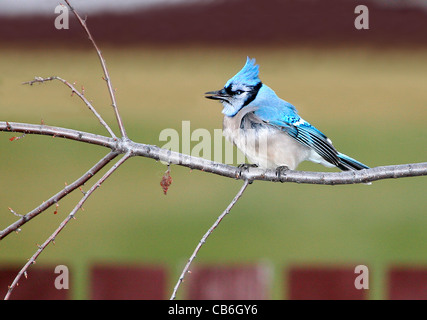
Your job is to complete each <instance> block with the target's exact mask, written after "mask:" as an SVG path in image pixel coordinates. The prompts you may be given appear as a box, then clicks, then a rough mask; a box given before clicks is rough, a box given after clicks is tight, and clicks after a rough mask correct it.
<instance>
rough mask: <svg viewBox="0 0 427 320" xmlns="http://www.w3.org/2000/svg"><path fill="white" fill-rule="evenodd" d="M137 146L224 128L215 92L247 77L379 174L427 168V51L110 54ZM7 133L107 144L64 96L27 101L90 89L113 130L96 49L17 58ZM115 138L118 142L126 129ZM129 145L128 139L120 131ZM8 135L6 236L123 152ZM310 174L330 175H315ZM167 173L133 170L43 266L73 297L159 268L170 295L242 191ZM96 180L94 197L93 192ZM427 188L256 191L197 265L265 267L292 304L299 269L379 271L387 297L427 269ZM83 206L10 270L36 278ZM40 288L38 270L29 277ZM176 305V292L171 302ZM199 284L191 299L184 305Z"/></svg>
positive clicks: (4, 70) (3, 157)
mask: <svg viewBox="0 0 427 320" xmlns="http://www.w3.org/2000/svg"><path fill="white" fill-rule="evenodd" d="M103 54H104V57H105V58H106V60H107V65H108V67H109V70H110V75H111V77H112V82H113V85H114V87H115V88H117V100H118V105H119V108H120V112H121V114H122V117H123V121H124V123H125V125H126V128H127V131H128V135H129V136H130V137H131V139H133V140H135V141H137V142H144V143H150V144H156V145H160V146H161V145H162V144H164V142H159V133H160V132H161V130H163V129H165V128H174V129H177V130H178V131H180V130H181V121H183V120H190V121H191V130H194V129H197V128H206V129H208V130H209V131H210V132H211V133H212V134H213V130H214V129H217V128H221V125H222V114H221V112H220V111H221V106H220V104H218V103H214V102H212V101H208V100H206V99H204V98H203V93H204V92H206V91H209V90H216V89H219V88H221V87H222V86H223V85H224V83H225V82H226V80H228V79H229V78H230V77H231V76H233V75H234V74H235V73H236V72H237V71H238V70H240V68H241V67H242V66H243V65H244V63H245V59H246V56H247V55H249V56H250V57H255V58H256V59H257V62H258V63H259V64H260V66H261V67H260V77H261V80H263V81H264V82H265V83H266V84H268V85H269V86H270V87H272V88H273V89H274V90H275V91H276V92H277V93H278V95H279V96H280V97H282V98H284V99H285V100H287V101H289V102H291V103H293V104H295V105H296V106H297V108H298V109H299V113H300V114H301V115H302V116H303V117H304V118H305V119H306V120H307V121H309V122H311V123H312V124H314V125H316V126H317V127H318V128H319V129H321V130H322V131H323V132H325V133H326V134H327V135H328V136H329V137H331V138H332V140H333V141H334V145H335V146H336V147H337V148H338V149H339V150H340V151H342V152H344V153H346V154H348V155H350V156H352V157H355V158H356V159H358V160H360V161H362V162H364V163H366V164H367V165H370V166H372V167H374V166H380V165H389V164H401V163H415V162H424V161H426V159H427V148H426V145H427V129H426V119H427V91H426V87H427V76H426V75H427V50H418V51H416V50H385V49H384V50H379V49H361V48H335V49H326V48H316V49H312V48H273V47H271V48H264V49H260V48H243V47H241V48H232V49H225V48H202V47H190V48H161V47H158V48H125V49H118V48H113V47H107V48H103ZM0 70H1V72H0V120H1V121H9V122H13V121H15V122H28V123H40V122H41V121H42V120H43V121H44V123H45V124H48V125H54V126H65V127H70V128H75V129H80V130H83V131H90V132H95V133H99V134H105V135H106V134H107V133H106V131H105V129H103V127H102V126H101V125H100V124H99V123H98V121H97V120H96V119H95V117H94V116H93V115H92V114H91V113H90V111H89V110H88V109H87V108H86V107H85V106H84V105H83V103H82V102H81V101H80V100H79V99H78V98H77V97H71V96H70V93H71V92H70V91H69V90H68V88H66V87H65V86H63V85H62V84H61V83H59V82H58V83H55V82H52V83H45V84H41V85H34V86H32V87H30V86H24V85H21V83H22V82H24V81H28V80H31V79H32V78H34V76H43V77H47V76H51V75H57V76H60V77H62V78H64V79H67V80H69V81H76V82H77V85H76V86H77V87H80V86H81V85H83V86H84V88H85V94H86V96H87V97H88V98H90V99H91V100H92V101H93V103H94V105H95V106H96V108H97V110H98V112H100V113H101V114H102V115H103V116H104V119H105V120H106V121H108V122H109V123H111V124H112V125H114V116H113V112H112V110H111V107H110V101H109V98H108V93H107V91H106V87H105V83H104V81H103V80H102V79H101V77H102V70H101V68H100V66H99V62H98V60H97V57H96V54H95V53H94V52H93V51H92V50H87V51H86V50H79V49H54V48H51V49H49V50H47V49H38V48H32V49H30V48H9V49H7V48H3V49H2V51H1V52H0ZM114 128H116V127H115V126H114ZM116 132H117V130H116ZM13 135H14V134H9V133H1V135H0V138H1V139H0V181H1V183H0V227H1V229H4V228H5V227H6V226H8V225H9V224H10V223H12V222H13V221H15V220H16V217H15V216H13V215H12V214H11V213H10V212H9V211H8V207H12V208H13V209H14V210H15V211H16V212H18V213H26V212H28V211H30V210H31V209H33V208H34V207H36V206H37V205H39V204H40V203H41V202H42V201H43V200H45V199H47V198H49V197H50V196H51V195H53V194H54V193H56V192H57V191H59V190H60V189H61V188H63V186H64V183H65V182H68V183H70V182H72V181H73V180H74V179H76V178H78V177H79V176H80V175H81V174H82V173H83V172H84V171H85V170H87V169H88V168H90V167H91V166H92V165H93V164H94V163H95V162H96V161H98V159H99V158H100V157H101V156H103V155H105V154H106V153H107V152H108V150H106V149H103V148H100V147H95V146H90V145H86V144H83V143H77V142H73V141H66V140H63V139H55V138H51V137H42V136H30V135H27V136H26V137H24V138H23V139H20V140H17V141H13V142H10V141H9V138H10V137H11V136H13ZM299 169H301V170H318V171H324V170H327V169H326V168H324V167H321V166H317V165H314V164H310V163H306V164H303V165H301V166H300V167H299ZM165 170H166V167H165V166H163V165H162V164H161V163H158V162H155V161H153V160H151V159H143V158H133V159H131V160H129V161H128V162H127V163H126V164H125V165H124V166H123V167H121V168H120V169H119V170H118V171H117V172H116V173H115V174H114V175H113V176H112V177H111V178H110V179H109V180H108V181H107V182H106V183H105V184H104V185H103V186H102V188H100V189H99V190H97V191H96V193H95V194H94V195H93V196H92V197H91V198H90V199H89V201H88V202H87V203H86V204H85V205H84V209H85V210H84V211H79V212H78V214H77V220H75V221H74V220H73V221H71V222H70V223H69V225H68V226H67V227H66V228H65V230H64V231H63V232H62V233H61V234H60V235H59V236H58V238H57V239H56V241H55V242H56V245H55V246H49V247H48V248H47V249H46V250H45V252H44V253H43V254H42V255H41V256H40V257H39V259H38V263H37V264H38V265H42V264H47V263H54V264H66V265H67V266H68V267H69V268H70V270H71V276H72V281H73V282H72V283H73V284H75V286H74V287H72V289H71V290H72V294H73V297H74V298H77V299H83V298H86V297H87V291H86V290H87V283H86V279H87V273H86V270H87V267H88V266H89V265H90V264H91V263H93V262H103V261H110V262H111V261H114V262H120V263H128V262H144V263H148V264H155V265H164V266H165V267H167V268H168V270H169V278H170V289H172V286H173V285H174V284H175V281H176V280H177V277H178V274H179V272H180V271H181V268H182V266H183V263H184V262H185V261H186V260H187V259H188V258H189V256H190V255H191V253H192V251H193V249H194V248H195V246H196V245H197V243H198V241H199V240H200V238H201V237H202V235H203V234H204V233H205V232H206V230H207V229H208V228H209V227H210V226H211V224H212V223H213V222H214V220H215V219H216V218H217V217H218V215H219V214H220V213H221V212H222V211H223V210H224V209H225V207H226V206H227V205H228V203H229V202H230V200H231V199H232V198H233V197H234V195H235V193H236V192H237V191H238V189H239V187H240V185H241V182H240V181H234V180H230V179H226V178H222V177H218V176H215V175H211V174H204V173H201V172H198V171H192V172H191V171H190V170H188V169H186V168H182V167H177V166H174V167H172V173H171V174H172V178H173V184H172V185H171V187H170V189H169V192H168V195H167V196H164V195H163V192H162V189H161V187H160V184H159V183H160V180H161V177H162V175H163V173H164V171H165ZM94 181H95V180H91V181H90V182H89V183H88V184H87V185H86V186H85V188H84V189H86V190H87V189H88V188H89V187H90V185H91V183H93V182H94ZM426 182H427V180H426V178H425V177H418V178H406V179H398V180H386V181H379V182H375V183H373V185H371V186H366V185H354V186H334V187H330V186H316V185H298V184H273V183H267V182H256V183H254V184H252V185H251V186H250V187H249V188H248V190H247V191H246V193H245V194H244V196H243V198H242V199H241V200H240V201H239V202H238V204H237V205H236V206H235V208H234V209H233V210H232V212H231V213H230V214H229V215H228V216H227V217H226V218H225V219H224V221H222V223H221V225H220V227H219V228H218V229H216V230H215V232H214V233H213V234H212V236H211V237H210V238H209V239H208V241H207V242H206V244H205V245H204V247H203V248H202V249H201V251H200V252H199V254H198V256H197V258H196V260H195V261H194V265H197V264H204V263H214V264H232V263H244V262H265V263H268V264H269V265H271V266H272V267H273V272H274V273H273V278H272V279H273V281H272V297H273V298H274V299H282V298H286V292H285V289H284V288H283V284H284V283H285V282H286V281H285V280H286V279H283V272H282V271H283V268H287V267H289V266H292V265H296V264H315V265H317V264H321V265H323V264H327V265H330V264H338V265H340V264H346V265H351V266H356V265H358V264H366V265H368V266H369V267H370V272H371V283H370V290H369V293H368V296H369V297H370V298H371V299H382V298H386V289H387V288H386V283H385V282H386V278H385V277H386V272H387V268H388V267H390V266H391V265H392V264H408V265H426V264H427V233H426V230H427V210H426V209H427V199H426ZM80 197H81V193H79V192H78V191H77V192H75V193H73V194H71V195H70V196H69V197H67V198H66V199H64V200H62V201H61V202H60V206H59V208H58V214H56V215H54V214H53V212H54V208H51V209H49V210H48V211H47V212H45V213H43V214H42V215H40V216H39V217H37V218H36V219H34V220H33V221H31V222H29V223H28V224H26V225H25V226H24V227H23V228H22V232H20V233H19V234H15V233H14V234H11V235H9V236H8V237H7V238H6V239H5V240H3V241H1V242H0V263H1V264H8V263H17V264H20V265H23V264H24V263H25V262H26V261H27V259H28V258H29V257H30V256H31V255H32V254H33V253H34V252H35V250H36V243H42V242H44V241H45V239H46V238H47V237H48V236H49V235H50V234H51V233H52V231H53V230H54V229H55V228H56V227H57V226H58V224H59V223H60V222H61V221H62V220H63V219H64V218H65V217H66V215H67V214H68V213H69V212H70V210H71V209H72V207H73V206H74V205H75V203H76V202H77V201H78V199H80ZM29 274H31V270H30V271H29ZM170 292H171V290H169V291H168V292H167V294H168V295H169V294H170ZM184 293H185V283H184V286H183V287H182V288H181V290H180V293H179V295H178V298H180V297H185V294H184Z"/></svg>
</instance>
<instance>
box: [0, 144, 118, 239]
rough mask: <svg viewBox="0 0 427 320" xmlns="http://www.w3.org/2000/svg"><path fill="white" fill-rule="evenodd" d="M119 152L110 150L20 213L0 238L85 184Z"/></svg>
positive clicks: (2, 232) (0, 233) (1, 233)
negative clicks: (71, 180)
mask: <svg viewBox="0 0 427 320" xmlns="http://www.w3.org/2000/svg"><path fill="white" fill-rule="evenodd" d="M118 155H119V153H117V152H114V151H111V152H110V153H108V154H107V155H106V156H105V157H103V158H102V159H101V160H99V161H98V162H97V163H96V164H95V165H94V166H93V167H92V168H90V169H89V170H88V171H86V173H85V174H83V175H82V176H81V177H80V178H78V179H77V180H75V181H74V182H73V183H71V184H69V185H67V186H66V187H65V188H64V189H62V190H61V191H59V192H58V193H56V194H55V195H53V196H52V197H50V198H49V199H48V200H46V201H43V203H42V204H40V205H39V206H38V207H36V208H34V209H33V210H31V211H30V212H28V213H27V214H25V215H20V219H19V220H17V221H16V222H14V223H12V224H11V225H10V226H8V227H7V228H5V229H4V230H2V231H0V240H2V239H3V238H4V237H6V236H7V235H8V234H10V233H11V232H13V231H16V230H18V229H19V228H20V227H21V226H22V225H24V224H25V223H27V222H28V221H30V220H31V219H33V218H35V217H37V216H38V215H39V214H40V213H42V212H43V211H45V210H47V209H48V208H49V207H50V206H52V205H53V204H57V203H58V202H59V200H61V199H62V198H64V197H65V196H66V195H68V194H70V193H71V192H73V191H74V190H75V189H77V188H79V187H80V186H82V185H83V184H85V183H86V182H87V181H88V180H89V179H91V178H92V177H93V176H94V175H95V174H96V173H98V172H99V171H100V170H101V169H102V168H104V167H105V166H106V165H107V164H108V163H109V162H110V161H111V160H113V159H114V158H115V157H117V156H118Z"/></svg>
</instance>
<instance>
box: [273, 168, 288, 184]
mask: <svg viewBox="0 0 427 320" xmlns="http://www.w3.org/2000/svg"><path fill="white" fill-rule="evenodd" d="M288 170H289V168H288V167H287V166H279V167H277V168H276V177H277V180H279V181H280V180H281V177H282V172H283V171H288Z"/></svg>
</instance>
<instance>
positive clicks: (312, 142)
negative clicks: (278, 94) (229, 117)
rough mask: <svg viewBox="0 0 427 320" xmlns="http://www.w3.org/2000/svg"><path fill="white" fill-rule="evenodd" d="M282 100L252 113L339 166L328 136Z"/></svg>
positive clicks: (337, 154) (337, 155)
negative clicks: (277, 104)
mask: <svg viewBox="0 0 427 320" xmlns="http://www.w3.org/2000/svg"><path fill="white" fill-rule="evenodd" d="M282 102H283V103H281V105H280V107H278V106H275V107H266V108H260V109H258V110H256V111H255V112H254V113H255V115H256V116H258V117H259V118H260V119H261V120H262V121H264V122H266V123H268V124H270V125H272V126H275V127H277V128H279V129H280V130H283V131H284V132H286V133H287V134H288V135H290V136H291V137H292V138H294V139H295V140H296V141H298V142H299V143H301V144H303V145H305V146H307V147H309V148H312V149H313V150H315V151H316V152H317V153H318V154H319V155H320V156H321V157H322V158H324V159H325V160H326V161H328V162H330V163H331V164H333V165H335V166H337V167H339V168H341V167H342V165H341V161H340V158H339V153H338V151H337V150H336V149H335V148H334V146H333V145H332V143H331V141H330V140H329V139H328V137H326V135H324V134H323V133H322V132H321V131H319V130H318V129H316V128H315V127H313V126H312V125H311V124H310V123H308V122H307V121H305V120H304V119H302V118H301V117H300V116H299V115H298V114H297V112H296V109H295V107H294V106H293V105H291V104H290V103H288V102H286V101H283V100H282ZM347 170H348V169H347Z"/></svg>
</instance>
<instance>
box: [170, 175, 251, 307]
mask: <svg viewBox="0 0 427 320" xmlns="http://www.w3.org/2000/svg"><path fill="white" fill-rule="evenodd" d="M249 183H250V182H249V180H245V182H244V184H243V186H242V187H241V188H240V190H239V192H238V193H237V194H236V196H235V197H234V199H233V200H231V202H230V204H229V205H228V207H227V208H226V209H225V210H224V211H223V212H222V213H221V215H220V216H219V217H218V219H217V220H216V221H215V223H214V224H213V225H212V226H211V227H210V228H209V230H208V231H207V232H206V233H205V234H204V236H203V237H202V239H201V240H200V241H199V244H198V245H197V246H196V249H194V251H193V254H192V255H191V257H190V259H188V262H187V264H186V265H185V267H184V269H183V270H182V273H181V275H180V277H179V279H178V282H177V283H176V285H175V288H174V289H173V292H172V296H171V297H170V300H174V299H175V298H176V293H177V291H178V289H179V286H180V285H181V283H182V282H183V280H184V277H185V274H186V273H187V272H188V269H189V268H190V265H191V263H192V262H193V260H194V259H195V258H196V255H197V253H198V252H199V250H200V248H201V247H202V246H203V244H204V243H205V242H206V240H207V238H208V237H209V236H210V235H211V234H212V232H213V231H214V230H215V228H216V227H218V225H219V224H220V222H221V221H222V219H224V217H225V216H226V215H227V214H228V213H229V212H230V210H231V209H232V208H233V206H234V205H235V204H236V202H237V201H238V200H239V199H240V197H241V196H242V195H243V192H244V191H245V190H246V187H247V186H248V185H249Z"/></svg>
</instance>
